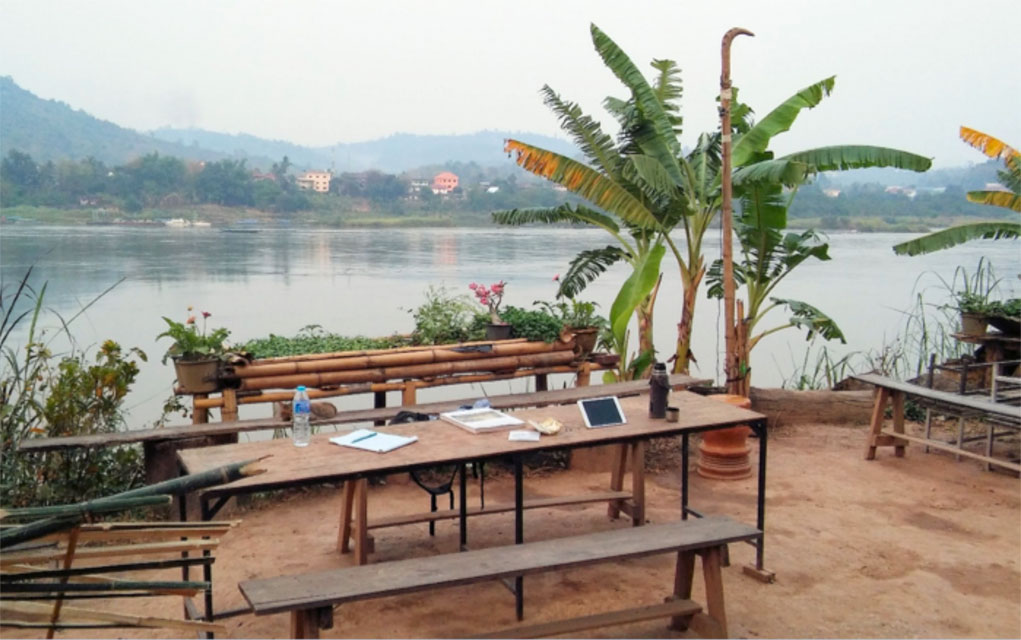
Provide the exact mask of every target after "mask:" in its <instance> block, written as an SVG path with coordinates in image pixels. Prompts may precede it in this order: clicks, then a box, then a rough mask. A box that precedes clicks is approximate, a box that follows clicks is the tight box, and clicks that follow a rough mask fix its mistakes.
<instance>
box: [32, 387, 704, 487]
mask: <svg viewBox="0 0 1021 640" xmlns="http://www.w3.org/2000/svg"><path fill="white" fill-rule="evenodd" d="M708 382H709V381H708V380H705V379H696V378H692V377H691V376H687V375H683V374H674V375H672V376H670V384H671V385H672V386H673V387H674V388H682V387H688V386H694V385H699V384H706V383H708ZM648 388H649V383H648V381H646V380H634V381H629V382H619V383H615V384H607V385H596V386H583V387H572V388H568V389H556V390H553V391H537V392H534V393H512V394H505V395H499V396H490V397H489V398H488V399H489V402H490V405H491V406H492V407H493V408H495V409H521V408H524V407H539V406H544V405H552V404H570V403H573V402H576V401H578V400H582V399H585V398H594V397H599V396H604V395H617V396H620V397H624V396H632V395H638V394H639V393H641V392H643V391H647V390H648ZM464 403H465V400H464V399H461V400H446V401H443V402H431V403H425V404H414V405H404V406H394V407H380V408H375V409H357V410H351V411H341V412H338V413H337V415H336V416H334V417H332V418H328V419H324V420H314V421H313V423H312V424H313V426H316V427H327V426H332V425H342V424H351V423H357V422H374V423H376V424H382V423H383V422H384V421H387V420H390V419H391V418H393V417H395V416H396V415H397V414H398V413H400V412H401V411H413V412H416V413H426V414H436V413H441V412H443V411H452V410H454V409H457V408H458V407H460V406H461V405H462V404H464ZM290 426H291V424H290V422H283V421H281V420H277V419H270V418H262V419H255V420H237V421H233V422H213V423H203V424H193V425H182V426H175V427H164V428H159V429H133V430H129V431H119V432H117V433H101V434H93V435H87V436H65V437H60V438H25V439H24V440H23V441H22V442H21V445H20V446H19V447H18V451H19V452H26V453H32V452H43V451H58V450H64V449H76V448H99V447H113V446H120V445H128V444H139V443H140V444H142V445H143V447H144V451H145V469H146V482H148V483H150V484H151V483H153V482H160V481H162V480H167V479H169V478H175V477H177V474H178V468H177V450H178V449H179V448H185V447H187V446H195V444H198V446H203V445H204V444H206V443H208V440H209V439H214V440H215V439H218V438H224V437H234V438H236V437H237V435H238V434H240V433H248V432H252V431H268V430H274V429H288V428H290ZM189 442H190V443H191V444H190V445H189Z"/></svg>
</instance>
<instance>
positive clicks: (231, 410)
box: [220, 389, 238, 422]
mask: <svg viewBox="0 0 1021 640" xmlns="http://www.w3.org/2000/svg"><path fill="white" fill-rule="evenodd" d="M222 395H223V407H222V408H221V409H220V419H221V420H222V421H223V422H237V419H238V394H237V392H236V391H234V389H224V390H223V393H222Z"/></svg>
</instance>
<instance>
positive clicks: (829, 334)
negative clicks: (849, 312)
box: [770, 298, 847, 344]
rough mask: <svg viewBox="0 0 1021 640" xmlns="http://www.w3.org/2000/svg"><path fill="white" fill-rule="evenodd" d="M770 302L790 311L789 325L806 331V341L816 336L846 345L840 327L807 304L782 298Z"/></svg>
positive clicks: (772, 299)
mask: <svg viewBox="0 0 1021 640" xmlns="http://www.w3.org/2000/svg"><path fill="white" fill-rule="evenodd" d="M770 300H771V301H772V302H774V303H776V304H779V305H784V306H786V307H787V308H788V309H790V311H791V313H792V314H793V315H792V316H791V318H790V322H791V324H793V325H794V326H796V327H801V328H802V329H807V330H808V335H807V336H806V337H805V339H806V340H811V339H812V337H813V336H815V335H817V334H818V335H820V336H822V337H823V338H825V339H826V340H840V342H841V343H843V344H847V339H846V338H844V332H843V331H841V330H840V327H838V326H837V323H836V322H834V321H833V318H830V317H829V316H828V315H826V314H825V313H823V312H822V311H820V310H819V309H817V308H815V307H813V306H812V305H810V304H808V303H807V302H802V301H800V300H789V299H783V298H770Z"/></svg>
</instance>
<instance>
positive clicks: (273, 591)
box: [238, 516, 760, 615]
mask: <svg viewBox="0 0 1021 640" xmlns="http://www.w3.org/2000/svg"><path fill="white" fill-rule="evenodd" d="M759 535H760V532H759V531H758V530H757V529H755V528H754V527H750V526H748V525H745V524H742V523H739V522H736V521H734V520H731V519H730V518H725V517H719V516H713V517H706V518H700V519H697V520H683V521H678V522H671V523H666V524H658V525H652V526H646V527H639V528H627V529H616V530H612V531H602V532H598V533H593V534H588V535H583V536H576V537H572V538H559V539H554V540H543V541H540V542H530V543H525V544H520V545H511V546H505V547H496V548H491V549H480V550H473V551H465V552H463V553H454V554H445V555H441V556H428V557H424V558H412V559H409V560H398V561H394V562H384V563H381V564H369V565H359V566H353V567H347V568H343V569H334V570H328V571H319V572H315V573H307V574H302V575H294V576H281V577H276V578H267V579H260V580H245V581H243V582H241V583H239V584H238V587H239V588H240V589H241V592H242V594H243V595H244V596H245V599H246V600H248V602H249V604H251V605H252V609H253V610H254V611H255V613H256V615H266V614H271V613H279V612H282V611H292V610H296V609H310V608H317V607H326V606H330V605H336V604H341V603H345V602H351V601H355V600H363V599H367V598H374V597H380V596H390V595H398V594H402V593H411V592H415V591H422V590H426V589H432V588H438V587H452V586H463V585H467V584H473V583H476V582H482V581H488V580H499V579H501V578H510V577H517V576H526V575H531V574H535V573H542V572H545V571H554V570H557V569H564V568H568V567H580V566H585V565H589V564H594V563H598V562H605V561H606V560H611V559H616V560H622V559H626V558H638V557H643V556H647V555H653V554H658V553H666V552H670V551H680V550H688V549H700V548H705V547H706V546H716V545H723V544H727V543H729V542H737V541H741V540H752V539H755V538H757V537H758V536H759Z"/></svg>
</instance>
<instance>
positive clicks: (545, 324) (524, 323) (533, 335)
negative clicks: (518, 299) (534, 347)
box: [500, 307, 564, 342]
mask: <svg viewBox="0 0 1021 640" xmlns="http://www.w3.org/2000/svg"><path fill="white" fill-rule="evenodd" d="M500 317H501V318H502V319H503V321H504V322H506V323H507V324H509V325H510V326H511V337H512V338H525V339H527V340H542V341H543V342H554V341H555V340H556V339H557V338H559V337H560V332H561V331H563V330H564V323H563V322H561V321H560V319H559V318H556V317H554V316H553V315H552V314H550V313H548V312H546V311H542V310H539V309H535V310H527V309H522V308H520V307H507V308H505V309H504V310H503V311H502V312H501V313H500Z"/></svg>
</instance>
